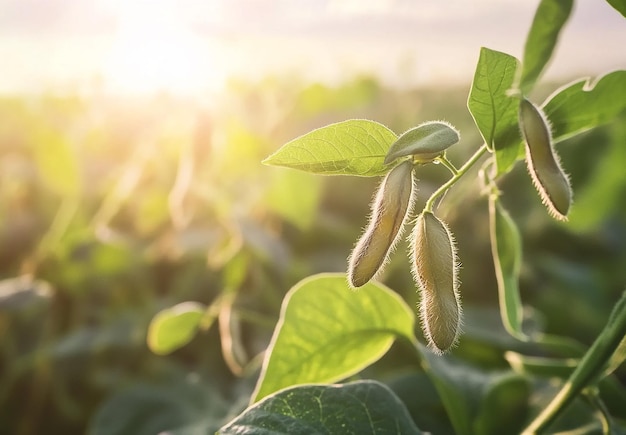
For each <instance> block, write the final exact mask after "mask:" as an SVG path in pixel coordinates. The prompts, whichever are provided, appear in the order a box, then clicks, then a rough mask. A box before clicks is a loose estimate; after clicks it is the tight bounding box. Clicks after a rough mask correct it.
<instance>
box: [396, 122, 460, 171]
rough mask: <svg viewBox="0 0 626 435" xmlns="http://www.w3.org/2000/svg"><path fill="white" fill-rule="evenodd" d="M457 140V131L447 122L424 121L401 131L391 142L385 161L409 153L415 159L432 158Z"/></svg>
mask: <svg viewBox="0 0 626 435" xmlns="http://www.w3.org/2000/svg"><path fill="white" fill-rule="evenodd" d="M459 140H460V136H459V132H458V131H457V130H456V129H455V128H454V127H453V126H452V125H450V124H448V123H447V122H442V121H430V122H425V123H423V124H420V125H418V126H417V127H415V128H412V129H410V130H408V131H406V132H405V133H402V134H401V135H400V137H398V140H396V141H395V142H394V143H393V144H391V147H390V148H389V152H388V153H387V156H386V157H385V163H386V164H389V163H391V162H393V161H394V160H395V159H397V158H399V157H405V156H410V155H413V156H415V157H416V159H417V160H426V161H428V160H432V159H434V158H435V157H437V156H438V155H439V154H441V153H442V152H443V151H445V150H446V149H448V148H449V147H451V146H452V145H454V144H455V143H457V142H458V141H459Z"/></svg>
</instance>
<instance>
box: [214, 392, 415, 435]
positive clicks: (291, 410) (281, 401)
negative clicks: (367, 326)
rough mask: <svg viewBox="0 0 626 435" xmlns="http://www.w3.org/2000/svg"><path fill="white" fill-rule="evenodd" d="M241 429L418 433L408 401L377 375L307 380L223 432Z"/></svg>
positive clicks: (260, 431)
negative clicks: (348, 379)
mask: <svg viewBox="0 0 626 435" xmlns="http://www.w3.org/2000/svg"><path fill="white" fill-rule="evenodd" d="M218 433H219V434H221V435H229V434H232V435H234V434H237V435H246V434H250V435H252V434H266V435H270V434H290V435H299V434H302V435H305V434H383V433H384V434H419V433H422V432H421V431H420V430H419V429H418V428H417V426H415V423H413V420H412V419H411V416H410V415H409V413H408V411H407V409H406V408H405V406H404V404H403V403H402V402H401V401H400V399H398V397H397V396H396V395H395V394H393V392H392V391H391V390H389V388H388V387H386V386H384V385H383V384H380V383H378V382H374V381H356V382H351V383H349V384H345V385H305V386H299V387H293V388H289V389H286V390H282V391H280V392H278V393H275V394H273V395H271V396H269V397H266V398H265V399H264V400H262V401H261V402H259V403H257V404H255V405H254V406H252V407H250V408H248V409H247V410H246V411H245V412H244V413H243V414H241V415H240V416H239V417H237V418H236V419H235V420H233V421H232V422H230V423H229V424H228V425H226V426H224V427H223V428H222V429H220V430H219V432H218Z"/></svg>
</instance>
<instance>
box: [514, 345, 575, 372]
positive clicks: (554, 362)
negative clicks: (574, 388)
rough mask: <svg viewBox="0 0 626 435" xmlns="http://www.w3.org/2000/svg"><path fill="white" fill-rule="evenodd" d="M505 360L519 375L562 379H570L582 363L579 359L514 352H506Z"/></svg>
mask: <svg viewBox="0 0 626 435" xmlns="http://www.w3.org/2000/svg"><path fill="white" fill-rule="evenodd" d="M504 358H505V359H506V360H507V361H508V363H509V365H510V366H511V368H512V369H513V370H514V371H515V372H517V373H520V374H524V375H532V376H541V377H548V378H554V377H557V378H562V379H566V378H568V377H569V376H570V375H571V374H572V372H573V371H574V369H575V368H576V366H577V365H578V364H579V363H580V360H579V359H577V358H548V357H542V356H528V355H522V354H521V353H517V352H512V351H507V352H505V353H504Z"/></svg>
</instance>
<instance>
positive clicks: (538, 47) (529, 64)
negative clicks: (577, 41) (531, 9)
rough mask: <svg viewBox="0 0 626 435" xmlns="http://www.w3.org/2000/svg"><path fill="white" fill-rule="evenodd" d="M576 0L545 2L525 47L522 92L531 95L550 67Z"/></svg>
mask: <svg viewBox="0 0 626 435" xmlns="http://www.w3.org/2000/svg"><path fill="white" fill-rule="evenodd" d="M573 3H574V1H573V0H542V1H541V3H539V6H538V7H537V11H536V12H535V18H534V19H533V24H532V26H531V28H530V31H529V32H528V37H527V38H526V44H525V45H524V57H523V60H522V77H521V85H520V87H521V89H522V91H523V92H524V93H525V94H527V93H528V92H530V90H531V89H532V87H533V86H534V84H535V82H536V81H537V79H538V78H539V76H540V75H541V73H542V72H543V70H544V69H545V67H546V65H547V64H548V62H549V60H550V57H552V52H553V51H554V48H555V47H556V45H557V42H558V38H559V33H560V32H561V29H562V28H563V26H564V25H565V23H566V22H567V20H568V18H569V16H570V14H571V12H572V5H573Z"/></svg>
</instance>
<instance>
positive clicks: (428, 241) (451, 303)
mask: <svg viewBox="0 0 626 435" xmlns="http://www.w3.org/2000/svg"><path fill="white" fill-rule="evenodd" d="M412 238H413V275H414V277H415V280H416V281H417V284H418V287H419V288H420V291H421V293H420V295H421V298H420V317H421V321H422V328H423V330H424V335H425V336H426V339H427V340H428V345H429V347H430V348H431V349H432V350H433V351H434V352H435V353H437V354H442V353H444V352H446V351H447V350H448V349H450V348H451V347H452V346H454V345H455V344H456V341H457V339H458V336H459V333H460V330H461V315H462V312H461V301H460V296H459V290H458V287H459V283H458V270H459V264H458V261H457V255H456V247H455V245H454V239H453V237H452V234H451V233H450V230H449V229H448V227H447V225H446V224H445V223H444V222H443V221H441V220H440V219H439V218H437V217H436V216H435V215H434V214H432V213H431V212H429V211H425V212H423V213H422V214H421V215H419V217H418V218H417V221H416V224H415V229H414V230H413V234H412Z"/></svg>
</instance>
